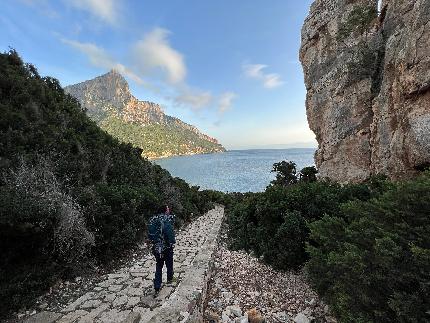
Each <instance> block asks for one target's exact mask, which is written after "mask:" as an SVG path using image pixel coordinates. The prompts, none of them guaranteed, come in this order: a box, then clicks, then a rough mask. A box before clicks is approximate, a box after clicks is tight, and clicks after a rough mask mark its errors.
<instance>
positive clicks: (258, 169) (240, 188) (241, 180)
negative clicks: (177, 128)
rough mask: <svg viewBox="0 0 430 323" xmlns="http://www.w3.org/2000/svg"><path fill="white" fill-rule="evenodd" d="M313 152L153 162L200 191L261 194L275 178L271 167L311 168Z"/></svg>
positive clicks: (282, 151) (221, 155)
mask: <svg viewBox="0 0 430 323" xmlns="http://www.w3.org/2000/svg"><path fill="white" fill-rule="evenodd" d="M314 153H315V149H314V148H291V149H250V150H229V151H227V152H224V153H215V154H202V155H191V156H174V157H169V158H162V159H156V160H154V161H153V162H154V163H156V164H158V165H160V166H161V167H163V168H164V169H167V170H168V171H169V172H170V173H171V174H172V175H173V176H175V177H180V178H182V179H184V180H185V181H186V182H188V183H189V184H191V185H197V186H200V188H201V189H212V190H217V191H222V192H261V191H264V190H265V188H266V187H267V186H268V185H269V184H270V181H272V180H273V179H274V178H275V174H274V173H272V172H271V170H272V166H273V164H274V163H277V162H280V161H282V160H287V161H293V162H295V163H296V165H297V169H298V170H300V169H302V168H303V167H306V166H313V165H314V158H313V157H314Z"/></svg>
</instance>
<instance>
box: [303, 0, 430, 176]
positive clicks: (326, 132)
mask: <svg viewBox="0 0 430 323" xmlns="http://www.w3.org/2000/svg"><path fill="white" fill-rule="evenodd" d="M377 3H378V1H377V0H316V1H315V2H314V3H313V4H312V6H311V9H310V13H309V16H308V17H307V18H306V20H305V23H304V26H303V29H302V47H301V51H300V60H301V62H302V65H303V70H304V75H305V84H306V88H307V100H306V108H307V109H306V111H307V116H308V121H309V126H310V128H311V129H312V130H313V131H314V133H315V135H316V139H317V141H318V143H319V148H318V150H317V152H316V155H315V161H316V165H317V167H318V168H319V170H320V174H321V176H323V177H329V178H331V179H334V180H337V181H340V182H346V181H359V180H363V179H365V178H367V177H368V176H370V175H372V174H378V173H385V174H387V175H389V176H390V177H392V178H402V177H408V176H411V175H413V174H415V173H416V171H417V170H418V169H421V168H423V167H425V166H426V165H428V164H430V149H429V148H430V91H429V88H430V68H429V66H430V65H429V63H430V29H429V28H428V27H429V21H430V0H415V1H411V0H391V1H388V0H387V1H384V2H383V4H382V8H383V9H382V11H381V13H380V15H379V16H378V17H377V18H376V19H374V20H373V21H371V22H370V24H369V25H368V28H367V29H366V31H365V32H358V31H355V32H352V33H351V34H350V35H348V36H346V37H344V38H340V37H339V31H340V29H341V27H342V26H343V25H344V24H345V21H346V20H347V19H348V17H349V14H350V12H351V11H352V10H353V9H354V8H357V6H361V7H372V6H373V7H374V8H376V7H377Z"/></svg>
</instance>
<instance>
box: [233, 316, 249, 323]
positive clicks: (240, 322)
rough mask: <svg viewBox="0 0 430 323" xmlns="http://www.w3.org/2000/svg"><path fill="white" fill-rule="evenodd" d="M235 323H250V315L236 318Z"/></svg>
mask: <svg viewBox="0 0 430 323" xmlns="http://www.w3.org/2000/svg"><path fill="white" fill-rule="evenodd" d="M234 323H248V315H244V316H241V317H238V318H236V319H235V320H234Z"/></svg>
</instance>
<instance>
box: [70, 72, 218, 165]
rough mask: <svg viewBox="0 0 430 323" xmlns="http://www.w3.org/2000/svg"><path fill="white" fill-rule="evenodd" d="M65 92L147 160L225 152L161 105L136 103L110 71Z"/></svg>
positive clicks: (122, 83) (114, 73) (103, 126)
mask: <svg viewBox="0 0 430 323" xmlns="http://www.w3.org/2000/svg"><path fill="white" fill-rule="evenodd" d="M65 91H66V92H67V93H69V94H70V95H72V96H74V97H75V98H76V99H77V100H78V101H79V102H80V103H81V105H82V106H83V107H85V109H86V112H87V114H88V116H89V117H91V118H92V119H93V120H95V121H96V122H97V123H98V124H99V125H100V127H101V128H102V129H104V130H106V131H107V132H108V133H110V134H111V135H113V136H115V137H117V138H118V139H120V140H121V141H125V142H129V143H131V144H133V145H135V146H137V147H139V148H142V154H143V155H144V156H146V157H149V158H154V157H168V156H173V155H190V154H198V153H213V152H222V151H225V149H224V147H223V146H222V145H220V144H219V143H218V141H217V140H216V139H215V138H212V137H210V136H208V135H206V134H203V133H202V132H200V131H199V130H198V129H197V128H196V127H194V126H192V125H189V124H187V123H185V122H183V121H181V120H180V119H178V118H175V117H172V116H169V115H166V114H165V113H164V112H163V109H162V108H161V106H160V105H158V104H156V103H153V102H149V101H140V100H138V99H136V98H135V97H134V96H133V95H132V94H131V92H130V89H129V86H128V83H127V81H126V80H125V79H124V77H123V76H122V75H121V74H119V73H118V72H116V71H114V70H112V71H110V72H109V73H107V74H104V75H101V76H98V77H96V78H94V79H92V80H88V81H85V82H82V83H78V84H75V85H71V86H67V87H66V88H65Z"/></svg>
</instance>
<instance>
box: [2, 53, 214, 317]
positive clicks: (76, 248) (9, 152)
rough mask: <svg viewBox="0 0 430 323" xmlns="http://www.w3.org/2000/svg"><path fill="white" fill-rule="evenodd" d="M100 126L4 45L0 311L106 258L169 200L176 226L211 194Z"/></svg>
mask: <svg viewBox="0 0 430 323" xmlns="http://www.w3.org/2000/svg"><path fill="white" fill-rule="evenodd" d="M141 153H142V151H141V150H140V149H137V148H133V147H132V146H131V145H130V144H123V143H120V142H119V141H118V140H117V139H115V138H113V137H112V136H110V135H108V134H107V133H106V132H105V131H103V130H101V129H100V128H99V127H98V126H97V125H96V123H95V122H94V121H91V120H90V119H89V118H88V117H87V116H86V114H85V112H84V111H83V109H82V108H81V106H80V105H79V103H78V102H77V100H76V99H74V98H72V97H71V96H70V95H68V94H65V93H64V91H63V89H62V88H61V86H60V84H59V82H58V81H57V80H56V79H53V78H51V77H41V76H40V75H39V74H38V72H37V70H36V68H35V67H34V66H32V65H30V64H24V63H23V62H22V60H21V58H20V57H19V55H18V54H17V53H16V52H15V51H13V50H12V51H10V52H8V53H3V54H0V173H1V176H0V249H1V250H2V257H1V258H0V298H1V299H2V302H0V313H3V314H5V313H6V312H8V311H10V310H11V309H16V308H18V307H21V306H24V305H25V304H26V303H27V302H29V301H32V300H33V299H34V296H35V295H37V294H39V293H40V292H42V291H43V290H46V289H47V288H48V287H49V286H50V285H51V284H52V283H54V282H55V281H56V280H57V279H59V278H62V277H65V276H72V275H74V274H76V273H78V272H80V271H81V270H83V269H84V268H85V267H86V266H87V265H88V264H89V263H92V264H94V263H101V262H105V261H109V260H110V259H111V258H112V257H113V256H115V257H117V256H118V252H119V251H122V250H125V249H127V248H129V247H130V246H132V245H133V244H134V243H136V241H137V240H138V239H139V238H141V237H142V236H143V235H144V232H145V224H146V222H147V220H148V218H149V217H150V216H151V215H152V214H153V213H154V212H155V210H156V208H158V207H159V206H160V205H163V204H169V205H170V206H171V208H172V210H173V212H174V213H175V214H176V216H177V219H178V221H177V222H178V225H181V224H182V223H184V221H188V220H190V215H191V214H194V216H198V215H199V214H202V212H204V211H206V210H207V209H208V208H209V203H208V202H207V199H206V198H205V196H204V193H201V192H199V190H198V187H190V186H189V185H188V184H187V183H185V182H184V181H183V180H181V179H178V178H172V177H171V176H170V174H169V173H168V172H167V171H165V170H163V169H162V168H161V167H159V166H156V165H153V164H151V163H150V162H149V161H147V160H145V159H143V158H142V157H141Z"/></svg>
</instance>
